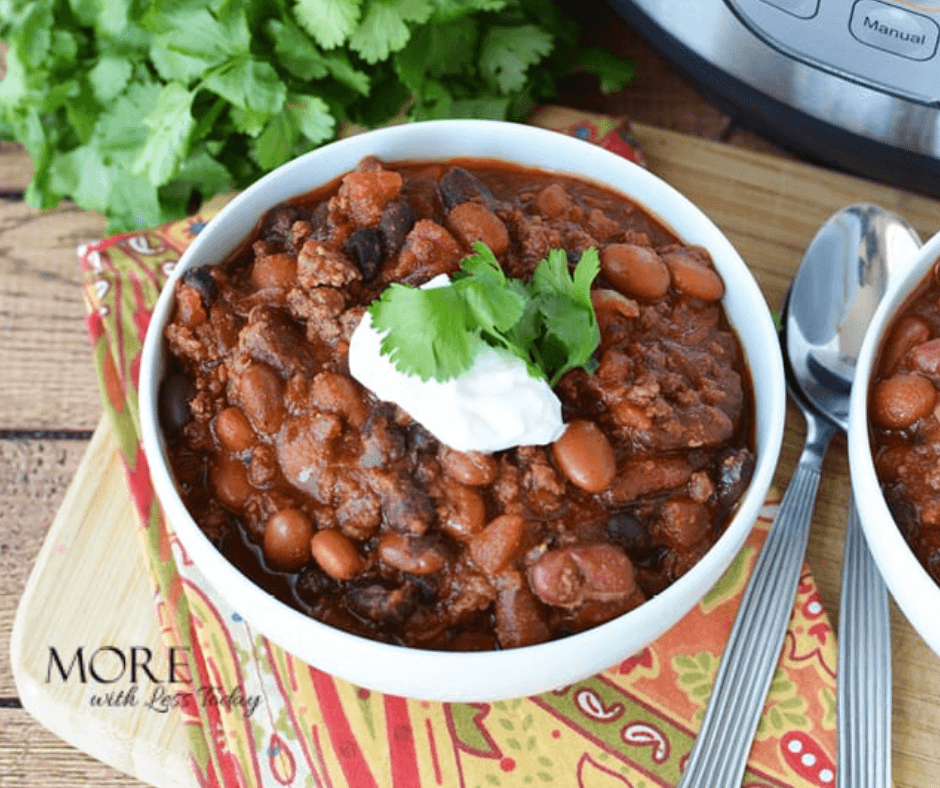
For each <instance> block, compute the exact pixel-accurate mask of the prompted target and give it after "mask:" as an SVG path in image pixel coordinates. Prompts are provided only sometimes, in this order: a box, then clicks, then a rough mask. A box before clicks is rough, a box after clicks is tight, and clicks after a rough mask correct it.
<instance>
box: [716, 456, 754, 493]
mask: <svg viewBox="0 0 940 788" xmlns="http://www.w3.org/2000/svg"><path fill="white" fill-rule="evenodd" d="M753 472H754V455H753V454H751V452H750V451H748V450H747V449H741V450H739V451H735V450H730V451H728V452H727V453H726V454H724V455H723V456H721V457H719V459H718V474H717V476H718V485H717V486H718V491H717V492H718V501H719V503H720V504H722V505H726V504H731V503H733V502H734V501H737V499H738V498H740V497H741V495H742V494H743V493H744V489H745V488H746V487H747V485H748V483H749V482H750V480H751V474H752V473H753Z"/></svg>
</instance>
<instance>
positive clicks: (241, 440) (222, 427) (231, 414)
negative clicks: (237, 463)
mask: <svg viewBox="0 0 940 788" xmlns="http://www.w3.org/2000/svg"><path fill="white" fill-rule="evenodd" d="M215 434H216V437H217V438H218V439H219V443H221V444H222V446H224V447H225V448H226V449H228V450H229V451H231V452H240V451H244V450H245V449H249V448H251V446H252V444H253V443H254V442H255V440H257V437H258V436H257V435H255V431H254V430H253V429H252V428H251V424H250V423H249V421H248V417H247V416H246V415H245V413H244V411H243V410H242V409H241V408H239V407H238V406H237V405H231V406H230V407H228V408H226V409H225V410H223V411H221V412H220V413H219V415H218V416H216V417H215Z"/></svg>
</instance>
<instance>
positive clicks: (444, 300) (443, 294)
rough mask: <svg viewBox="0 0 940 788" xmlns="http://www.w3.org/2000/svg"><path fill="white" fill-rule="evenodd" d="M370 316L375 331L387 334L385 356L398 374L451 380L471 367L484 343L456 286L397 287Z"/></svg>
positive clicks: (395, 285) (393, 288)
mask: <svg viewBox="0 0 940 788" xmlns="http://www.w3.org/2000/svg"><path fill="white" fill-rule="evenodd" d="M369 313H370V314H371V316H372V323H373V325H374V326H375V328H376V329H377V330H378V331H387V332H388V333H387V334H386V335H385V337H384V338H383V340H382V353H383V355H386V356H388V357H389V359H390V360H391V361H392V363H393V364H395V366H396V367H397V368H398V369H399V370H400V371H402V372H406V373H410V374H413V375H418V376H419V377H420V378H421V379H422V380H430V379H431V378H435V379H437V380H448V379H450V378H454V377H457V376H458V375H459V374H461V373H462V372H465V371H466V370H468V369H469V368H470V365H471V364H472V361H473V356H474V354H475V352H476V349H477V347H478V346H479V343H480V339H479V336H478V335H477V334H476V333H475V332H474V331H473V330H472V325H471V318H470V316H469V315H468V313H467V309H466V306H465V304H464V302H463V301H462V300H461V298H460V296H459V295H458V293H457V292H456V291H455V290H454V288H452V287H438V288H433V289H425V290H422V289H418V288H413V287H407V286H405V285H399V284H393V285H391V286H390V287H388V288H386V290H385V292H384V293H383V294H382V296H381V297H380V298H379V299H378V300H377V301H375V302H374V303H373V304H372V305H371V306H370V307H369Z"/></svg>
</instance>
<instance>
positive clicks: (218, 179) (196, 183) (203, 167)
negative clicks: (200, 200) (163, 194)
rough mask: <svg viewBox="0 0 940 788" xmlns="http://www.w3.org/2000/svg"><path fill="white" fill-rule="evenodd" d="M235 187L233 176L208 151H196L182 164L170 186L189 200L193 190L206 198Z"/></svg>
mask: <svg viewBox="0 0 940 788" xmlns="http://www.w3.org/2000/svg"><path fill="white" fill-rule="evenodd" d="M234 186H235V183H234V181H233V179H232V174H231V173H230V172H229V171H228V169H227V168H226V167H225V166H224V165H223V164H222V163H221V162H219V161H218V160H216V159H215V158H214V157H213V156H211V155H210V154H209V152H208V151H206V150H198V151H194V152H193V153H192V154H191V155H190V156H189V157H188V158H187V159H186V160H185V161H183V162H182V164H180V167H179V170H178V172H177V173H176V177H175V178H174V179H173V180H172V182H171V183H170V184H168V187H173V188H176V189H178V190H180V191H182V192H184V195H183V196H184V197H185V198H187V199H188V197H189V196H190V194H192V192H193V190H196V191H198V192H200V193H201V194H202V195H203V196H205V195H213V194H220V193H223V192H227V191H230V190H231V189H233V188H234Z"/></svg>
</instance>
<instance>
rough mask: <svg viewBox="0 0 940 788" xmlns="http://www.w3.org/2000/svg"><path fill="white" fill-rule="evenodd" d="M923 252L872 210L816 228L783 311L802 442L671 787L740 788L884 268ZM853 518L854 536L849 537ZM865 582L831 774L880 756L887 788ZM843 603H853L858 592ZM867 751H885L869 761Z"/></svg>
mask: <svg viewBox="0 0 940 788" xmlns="http://www.w3.org/2000/svg"><path fill="white" fill-rule="evenodd" d="M919 245H920V240H919V238H918V237H917V234H916V232H915V231H914V230H913V229H912V228H911V227H910V226H909V225H908V224H907V222H905V221H904V220H903V219H902V218H901V217H899V216H897V215H895V214H892V213H890V212H889V211H886V210H884V209H882V208H879V207H877V206H874V205H864V204H858V205H850V206H847V207H846V208H843V209H841V210H839V211H837V212H836V213H835V214H833V216H831V217H830V218H829V219H828V220H827V221H826V222H825V223H824V224H823V226H822V227H821V228H820V230H819V232H818V233H817V234H816V237H815V238H813V240H812V242H811V243H810V245H809V248H808V249H807V250H806V254H805V255H804V257H803V260H802V262H801V263H800V267H799V270H798V271H797V273H796V276H795V277H794V280H793V283H792V284H791V286H790V291H789V293H788V294H787V298H786V300H785V302H784V305H783V316H784V330H783V334H782V337H781V341H782V342H783V344H784V351H785V353H784V356H785V360H786V362H787V382H788V388H789V392H790V395H791V397H793V400H794V402H795V403H796V405H797V406H798V407H799V409H800V410H801V412H802V413H803V416H804V418H805V420H806V443H805V445H804V447H803V452H802V454H801V455H800V459H799V461H798V463H797V466H796V470H795V472H794V474H793V478H792V479H791V480H790V484H789V486H788V487H787V491H786V493H785V494H784V496H783V500H782V501H781V504H780V510H779V512H778V514H777V518H776V520H775V522H774V524H773V526H772V527H771V529H770V532H769V533H768V536H767V541H766V542H765V544H764V547H763V549H762V550H761V553H760V556H759V557H758V560H757V565H756V566H755V568H754V573H753V575H752V576H751V579H750V582H749V583H748V586H747V588H746V590H745V592H744V597H743V599H742V600H741V606H740V608H739V610H738V615H737V618H736V619H735V622H734V626H733V627H732V630H731V635H730V637H729V640H728V645H727V647H726V649H725V653H724V656H723V657H722V660H721V664H720V666H719V668H718V675H717V677H716V679H715V685H714V688H713V690H712V695H711V699H710V701H709V705H708V708H707V709H706V710H705V716H704V719H703V721H702V727H701V730H700V731H699V734H698V737H697V738H696V740H695V745H694V746H693V748H692V751H691V752H690V754H689V758H688V761H687V762H686V766H685V771H684V773H683V775H682V779H681V780H680V781H679V785H678V787H677V788H714V786H722V788H732V787H733V786H738V785H740V784H741V781H742V779H743V777H744V771H745V768H746V766H747V757H748V753H749V752H750V748H751V742H752V741H753V738H754V733H755V731H756V730H757V725H758V723H759V721H760V714H761V711H762V710H763V707H764V703H765V700H766V697H767V692H768V690H769V689H770V684H771V680H772V679H773V674H774V669H775V667H776V665H777V661H778V659H779V656H780V649H781V647H782V645H783V639H784V636H785V635H786V629H787V622H788V620H789V618H790V613H791V611H792V609H793V601H794V599H795V597H796V589H797V583H798V581H799V574H800V570H801V568H802V565H803V559H804V555H805V553H806V543H807V539H808V537H809V529H810V523H811V522H812V515H813V508H814V506H815V500H816V491H817V489H818V487H819V477H820V468H821V466H822V461H823V457H824V456H825V453H826V449H827V448H828V446H829V441H830V439H831V438H832V436H833V434H834V433H835V432H836V430H838V429H842V430H845V428H846V425H847V418H848V410H849V394H850V392H851V386H852V378H853V376H854V372H855V362H856V358H857V355H858V350H859V348H860V347H861V344H862V339H863V337H864V335H865V331H866V329H867V327H868V324H869V322H870V320H871V317H872V315H873V314H874V311H875V308H876V307H877V306H878V303H879V301H880V300H881V298H882V296H883V294H884V291H885V287H886V285H887V280H888V276H889V274H890V272H891V270H892V269H895V270H896V265H897V263H904V262H905V261H906V260H907V259H909V258H910V257H911V255H912V253H913V252H914V251H915V250H916V249H917V247H918V246H919ZM853 513H854V507H853ZM853 519H854V518H852V517H850V521H849V531H850V536H851V535H852V534H851V532H852V531H853V530H857V523H856V524H853ZM854 544H855V543H854V542H853V545H854ZM859 555H861V557H860V558H856V557H857V556H859ZM852 556H853V558H852V559H851V560H850V561H849V563H848V564H847V565H846V571H847V572H849V576H848V577H846V578H845V584H846V585H848V586H849V587H851V588H852V589H858V587H859V584H860V583H862V582H863V581H862V580H861V578H859V579H855V575H854V574H853V573H854V571H855V570H854V568H853V567H856V566H857V565H856V563H855V561H856V560H858V561H860V562H862V565H863V566H864V562H865V561H867V563H868V564H869V567H870V565H871V557H870V556H868V555H867V551H866V552H865V553H860V551H854V550H853V553H852ZM865 577H866V579H865V580H864V582H865V583H866V585H867V584H871V585H868V592H867V594H866V595H865V598H866V600H867V601H866V605H867V607H868V608H869V612H871V614H872V615H871V620H869V621H868V622H867V623H866V624H865V625H864V626H865V629H862V630H859V629H857V627H861V626H862V622H861V620H860V619H859V617H858V615H857V613H856V612H854V611H850V610H849V609H847V608H846V607H845V606H844V607H843V611H842V615H841V616H840V637H846V638H847V639H848V640H849V642H853V641H854V642H855V643H857V642H858V641H859V639H860V638H866V639H867V640H868V641H869V642H870V643H871V644H872V645H873V646H874V644H876V643H877V644H878V648H877V651H875V650H874V649H871V650H864V651H863V650H860V649H859V648H858V647H857V646H853V647H850V648H851V649H852V650H850V649H849V648H846V647H845V644H843V648H842V649H841V651H840V659H839V664H840V668H839V670H840V681H839V686H840V696H839V731H840V733H839V760H840V768H839V770H838V774H839V780H840V784H842V785H846V786H849V785H851V786H852V788H861V786H872V788H874V786H876V785H879V783H877V782H869V783H863V782H861V775H862V771H863V769H862V766H863V765H864V763H866V762H871V761H872V760H877V761H878V762H882V761H886V762H887V771H886V774H887V776H886V777H885V778H884V782H882V783H880V786H881V788H886V787H887V786H888V785H890V725H889V724H888V721H889V720H890V687H888V686H886V685H885V674H887V675H888V676H890V662H889V654H888V652H889V648H890V645H889V639H888V620H887V596H886V592H885V590H884V585H883V584H881V585H880V587H879V588H877V589H876V588H874V584H875V583H876V582H880V576H879V575H878V573H877V571H876V570H874V568H873V567H870V568H869V569H868V570H867V571H866V572H865ZM844 587H845V585H844ZM849 597H850V603H851V604H853V605H854V604H855V602H854V601H852V600H853V597H854V594H852V593H850V594H849ZM879 599H883V600H884V601H883V602H882V601H879ZM876 611H877V613H878V615H876ZM876 631H881V632H882V633H883V634H880V635H879V634H875V632H876ZM855 659H858V662H857V663H856V664H857V668H855V669H852V673H853V675H854V676H855V678H854V679H853V681H852V682H846V681H845V680H843V676H844V675H845V671H846V667H847V665H848V664H849V663H850V662H851V661H852V660H855ZM863 676H865V677H867V678H866V679H865V685H866V687H868V688H872V687H873V689H865V690H864V691H863V690H862V689H860V688H859V682H860V681H861V677H863ZM870 682H872V683H870ZM878 682H880V683H878ZM843 695H845V697H844V698H843ZM878 706H880V707H881V709H880V711H879V712H878V713H877V714H876V715H875V716H874V717H870V718H869V719H870V720H871V723H872V724H873V725H874V724H878V725H879V726H880V728H881V730H880V732H879V731H875V730H874V729H871V728H869V727H868V726H867V725H866V726H865V727H862V728H859V727H858V723H859V721H860V720H862V719H864V717H865V715H866V714H872V713H873V709H874V708H875V707H878ZM875 748H878V749H880V750H882V751H883V752H884V755H882V756H878V757H877V758H876V759H874V758H873V752H874V750H875ZM843 756H848V757H846V758H845V759H843ZM843 760H844V764H845V765H844V766H843ZM872 779H874V773H873V774H872Z"/></svg>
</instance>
